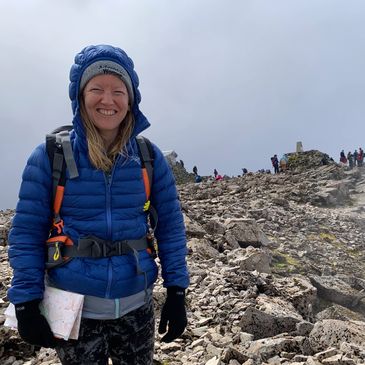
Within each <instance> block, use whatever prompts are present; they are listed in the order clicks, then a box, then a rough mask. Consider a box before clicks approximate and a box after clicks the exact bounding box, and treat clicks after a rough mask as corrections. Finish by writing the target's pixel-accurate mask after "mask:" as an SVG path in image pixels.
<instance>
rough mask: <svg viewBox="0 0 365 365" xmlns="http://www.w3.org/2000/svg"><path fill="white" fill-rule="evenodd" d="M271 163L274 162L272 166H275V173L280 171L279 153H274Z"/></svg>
mask: <svg viewBox="0 0 365 365" xmlns="http://www.w3.org/2000/svg"><path fill="white" fill-rule="evenodd" d="M271 163H272V166H273V167H274V173H275V174H278V173H279V160H278V156H277V155H274V156H273V157H271Z"/></svg>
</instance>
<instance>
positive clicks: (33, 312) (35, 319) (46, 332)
mask: <svg viewBox="0 0 365 365" xmlns="http://www.w3.org/2000/svg"><path fill="white" fill-rule="evenodd" d="M40 301H41V300H40V299H36V300H32V301H30V302H25V303H20V304H16V305H15V313H16V318H17V320H18V332H19V335H20V337H21V338H22V339H23V340H24V341H25V342H28V343H29V344H31V345H38V346H42V347H51V348H54V347H55V346H56V343H57V339H56V338H55V337H54V336H53V333H52V331H51V328H50V327H49V324H48V322H47V320H46V318H45V317H44V316H43V315H42V314H41V311H40V310H39V303H40Z"/></svg>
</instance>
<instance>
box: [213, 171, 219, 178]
mask: <svg viewBox="0 0 365 365" xmlns="http://www.w3.org/2000/svg"><path fill="white" fill-rule="evenodd" d="M213 173H214V177H215V178H217V175H218V171H217V169H214V171H213Z"/></svg>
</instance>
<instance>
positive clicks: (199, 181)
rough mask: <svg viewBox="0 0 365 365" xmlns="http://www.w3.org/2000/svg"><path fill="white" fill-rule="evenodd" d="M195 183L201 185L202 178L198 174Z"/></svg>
mask: <svg viewBox="0 0 365 365" xmlns="http://www.w3.org/2000/svg"><path fill="white" fill-rule="evenodd" d="M195 182H196V183H201V182H202V177H201V176H200V175H198V174H196V175H195Z"/></svg>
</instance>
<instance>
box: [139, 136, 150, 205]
mask: <svg viewBox="0 0 365 365" xmlns="http://www.w3.org/2000/svg"><path fill="white" fill-rule="evenodd" d="M136 140H137V144H138V151H139V158H140V159H141V163H142V168H145V169H146V170H147V175H148V180H149V185H150V189H151V186H152V181H153V156H152V155H153V148H152V144H151V141H150V140H149V139H148V138H146V137H143V136H137V137H136ZM148 199H149V196H148Z"/></svg>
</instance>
